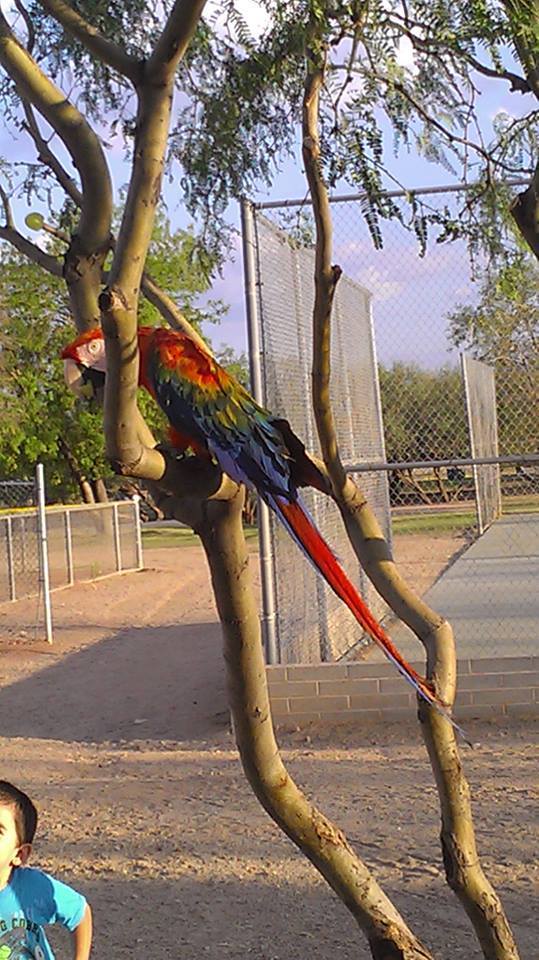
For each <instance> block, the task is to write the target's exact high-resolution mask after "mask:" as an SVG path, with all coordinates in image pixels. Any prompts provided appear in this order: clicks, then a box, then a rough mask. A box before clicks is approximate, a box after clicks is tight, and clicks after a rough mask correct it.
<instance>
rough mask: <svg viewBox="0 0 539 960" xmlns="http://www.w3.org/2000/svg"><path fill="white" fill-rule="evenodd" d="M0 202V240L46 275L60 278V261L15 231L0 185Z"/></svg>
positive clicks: (8, 205)
mask: <svg viewBox="0 0 539 960" xmlns="http://www.w3.org/2000/svg"><path fill="white" fill-rule="evenodd" d="M0 200H1V202H2V207H3V209H4V217H5V224H3V225H1V226H0V239H2V240H6V241H7V242H8V243H10V244H11V246H12V247H15V249H16V250H18V251H19V253H22V254H24V256H25V257H28V259H29V260H32V261H33V262H34V263H37V264H38V265H39V266H40V267H43V269H44V270H46V271H47V273H52V274H53V276H55V277H61V276H62V264H61V262H60V260H58V259H57V258H56V257H53V256H51V255H50V254H49V253H46V252H45V251H44V250H42V249H41V247H38V246H37V245H36V244H35V243H32V242H31V241H30V240H27V239H26V237H23V235H22V233H19V231H18V230H17V229H16V227H15V225H14V223H13V216H12V213H11V206H10V203H9V198H8V195H7V193H6V191H5V190H4V188H3V187H2V186H1V185H0Z"/></svg>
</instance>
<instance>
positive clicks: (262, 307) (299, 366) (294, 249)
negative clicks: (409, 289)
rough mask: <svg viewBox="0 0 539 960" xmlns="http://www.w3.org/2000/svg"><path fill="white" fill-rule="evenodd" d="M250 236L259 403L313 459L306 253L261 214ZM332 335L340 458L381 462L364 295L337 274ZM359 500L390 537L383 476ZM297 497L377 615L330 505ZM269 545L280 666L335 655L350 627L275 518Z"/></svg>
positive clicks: (347, 642) (344, 646)
mask: <svg viewBox="0 0 539 960" xmlns="http://www.w3.org/2000/svg"><path fill="white" fill-rule="evenodd" d="M256 230H257V240H258V253H259V257H258V271H259V291H260V304H259V316H260V325H261V338H262V365H263V372H264V391H265V403H266V404H267V406H268V407H269V408H270V409H271V410H272V411H273V412H275V413H276V414H278V415H280V416H284V417H286V418H287V419H288V420H289V421H290V423H291V425H292V428H293V429H294V431H295V432H296V433H297V434H298V436H299V437H301V439H302V440H303V441H304V442H305V444H306V446H307V448H308V449H309V450H311V451H314V452H319V447H318V441H317V437H316V429H315V423H314V416H313V413H312V404H311V402H310V396H311V390H310V382H311V342H312V311H313V302H314V301H313V297H314V286H313V276H314V254H313V251H312V250H311V249H306V248H302V247H301V246H299V245H298V244H297V243H295V242H294V240H293V239H292V238H291V237H289V236H287V234H286V233H285V232H284V231H283V230H280V229H278V228H277V227H276V226H275V225H274V224H272V223H271V222H269V221H268V220H267V219H266V218H265V217H264V216H261V215H257V218H256ZM332 330H333V333H332V336H333V352H332V358H333V359H332V394H333V398H334V400H335V408H334V409H335V417H336V426H337V432H338V436H339V440H340V444H341V451H342V454H343V456H344V457H346V458H347V459H351V460H356V461H357V460H358V459H370V458H375V459H383V457H384V447H383V431H382V425H381V411H380V399H379V394H378V388H377V377H376V360H375V356H374V342H373V337H372V325H371V306H370V294H369V292H368V291H367V290H366V289H365V288H363V287H362V286H360V285H359V284H356V283H354V282H352V281H351V280H350V279H349V278H348V277H346V276H343V277H342V278H341V280H340V281H339V285H338V288H337V294H336V298H335V305H334V322H333V328H332ZM367 493H368V496H369V499H370V500H371V502H373V503H374V504H375V505H376V508H377V512H378V515H379V517H380V518H381V520H382V523H383V524H384V526H385V532H386V534H389V499H388V492H387V478H386V477H385V476H384V475H383V474H380V475H377V476H376V477H373V478H372V479H371V481H370V483H369V484H368V490H367ZM302 496H303V499H304V502H305V503H306V505H307V506H308V508H309V510H310V512H311V515H312V517H313V519H314V521H315V523H316V524H317V526H318V527H319V529H320V530H321V532H322V534H323V535H324V537H325V538H326V539H327V540H328V542H329V543H330V544H331V545H332V547H333V549H334V550H335V552H336V553H337V555H338V556H339V559H340V560H341V562H342V563H343V565H344V567H345V568H346V570H347V571H348V573H349V575H350V577H351V579H352V580H353V581H354V582H355V583H356V584H357V585H358V587H359V588H360V590H361V592H362V593H363V594H364V595H366V596H367V598H368V601H369V603H371V604H372V605H373V607H374V608H375V609H377V608H378V609H381V608H380V604H379V600H378V597H377V596H376V595H375V594H374V592H373V591H372V588H371V587H370V584H369V583H368V581H367V580H366V578H365V577H364V575H363V573H362V571H361V570H360V568H359V566H358V563H357V560H356V558H355V556H354V554H353V551H352V549H351V547H350V545H349V542H348V538H347V537H346V534H345V532H344V528H343V525H342V521H341V518H340V515H339V513H338V511H337V509H336V507H335V505H334V504H333V503H332V502H331V501H330V500H329V499H328V498H326V497H323V496H322V495H320V494H317V493H314V492H313V491H305V492H304V493H303V494H302ZM271 539H272V552H273V564H274V567H273V569H274V588H275V595H276V601H277V634H278V643H279V655H280V660H281V662H283V663H286V662H288V663H290V662H313V661H314V662H316V661H318V660H320V659H322V660H332V659H336V658H338V657H340V656H342V655H343V654H344V653H345V652H347V651H348V650H350V648H351V647H353V646H354V644H356V643H357V642H358V640H359V639H360V635H361V633H360V629H359V627H358V625H357V622H356V621H355V619H354V618H353V617H352V615H351V614H350V613H349V612H348V611H347V609H346V608H345V607H344V605H343V604H342V602H341V601H339V600H338V599H337V598H336V596H335V595H334V594H333V593H332V591H330V590H329V589H328V588H327V587H326V586H325V584H324V583H323V582H322V581H321V579H320V578H319V577H318V576H317V575H316V573H315V572H314V571H313V570H312V568H311V567H310V566H309V565H308V564H307V562H306V561H305V560H303V559H302V557H301V555H300V553H299V551H298V548H297V547H296V546H295V544H294V543H293V542H292V541H291V539H290V536H289V534H288V533H286V532H285V531H284V530H283V529H282V527H281V525H280V524H279V523H278V522H277V521H276V520H275V518H272V521H271Z"/></svg>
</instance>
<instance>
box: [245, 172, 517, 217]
mask: <svg viewBox="0 0 539 960" xmlns="http://www.w3.org/2000/svg"><path fill="white" fill-rule="evenodd" d="M504 185H505V186H506V187H528V186H529V180H525V179H523V178H520V177H519V178H515V179H514V180H504ZM475 186H477V184H475V183H453V184H449V186H445V187H444V186H442V187H413V188H412V189H411V190H402V189H401V190H383V191H382V196H384V197H391V198H392V199H395V198H397V197H409V196H412V195H413V196H414V197H417V196H422V195H428V194H436V193H466V192H467V191H468V190H472V189H473V188H474V187H475ZM367 196H368V193H367V191H366V190H362V191H361V193H343V194H335V195H334V196H332V197H330V198H329V202H330V203H349V202H350V201H351V200H364V199H365V197H367ZM245 202H247V201H245ZM311 205H312V200H311V198H310V196H305V197H303V198H302V199H301V200H299V199H295V200H266V201H265V202H263V203H253V204H252V207H253V208H254V209H255V210H272V209H276V208H277V207H310V206H311Z"/></svg>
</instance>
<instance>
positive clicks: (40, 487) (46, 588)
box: [36, 463, 52, 643]
mask: <svg viewBox="0 0 539 960" xmlns="http://www.w3.org/2000/svg"><path fill="white" fill-rule="evenodd" d="M36 492H37V529H38V543H39V561H40V563H39V569H40V581H41V586H42V589H43V607H44V611H45V639H46V641H47V643H52V605H51V587H50V580H49V548H48V542H47V515H46V511H45V473H44V470H43V464H42V463H38V465H37V467H36Z"/></svg>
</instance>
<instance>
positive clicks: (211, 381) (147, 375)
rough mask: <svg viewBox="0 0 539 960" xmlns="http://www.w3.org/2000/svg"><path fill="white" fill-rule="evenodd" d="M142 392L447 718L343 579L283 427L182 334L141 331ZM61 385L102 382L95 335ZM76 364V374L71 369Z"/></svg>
mask: <svg viewBox="0 0 539 960" xmlns="http://www.w3.org/2000/svg"><path fill="white" fill-rule="evenodd" d="M138 345H139V350H140V375H139V382H140V385H141V386H143V387H145V388H146V390H148V392H149V393H150V394H151V396H152V397H153V398H154V399H155V400H156V401H157V403H158V404H159V406H160V407H161V409H162V410H163V411H164V413H165V415H166V416H167V418H168V420H169V423H170V424H171V427H172V436H173V438H174V441H175V444H176V445H177V446H178V447H180V448H182V449H185V447H186V446H188V445H189V446H191V447H192V449H193V450H194V451H195V452H197V453H199V454H200V453H203V454H205V455H206V456H208V455H211V456H212V457H214V458H215V459H216V460H217V461H218V463H219V465H220V466H221V468H222V469H223V471H224V472H225V473H227V474H228V476H229V477H231V478H232V479H233V480H236V481H237V482H238V483H243V484H246V485H247V486H248V487H251V488H254V489H255V490H256V491H257V493H258V494H259V496H260V497H261V498H262V500H264V502H265V503H266V504H267V505H268V506H269V507H270V508H271V509H272V510H274V511H275V513H276V514H277V516H278V517H279V519H280V520H281V521H282V523H283V524H284V526H285V527H286V529H287V530H288V532H289V533H290V534H291V536H292V537H293V539H294V540H295V541H296V543H297V544H298V545H299V547H300V549H301V550H302V551H303V553H304V554H305V555H306V557H307V558H308V560H310V561H311V563H312V564H313V565H314V567H315V568H316V569H317V570H318V572H319V573H321V574H322V576H323V577H324V579H325V580H326V582H327V583H328V584H329V586H330V587H331V588H332V589H333V590H334V591H335V593H336V594H337V596H338V597H339V598H340V599H341V600H342V601H343V602H344V603H345V604H346V606H347V607H348V608H349V609H350V610H351V611H352V613H353V615H354V616H355V618H356V620H357V621H358V623H359V624H360V625H361V626H362V627H363V629H364V630H365V631H366V633H368V635H369V636H370V637H371V638H372V639H373V640H374V641H375V642H376V643H377V644H378V646H379V647H381V648H382V650H383V651H384V653H385V655H386V656H387V657H388V658H389V660H391V661H392V662H393V663H394V664H395V666H396V667H397V669H398V670H399V671H400V673H402V675H403V676H404V677H405V678H406V679H407V680H408V681H409V683H411V684H412V686H413V687H414V688H415V690H416V691H417V692H418V693H419V694H420V696H421V697H423V699H424V700H426V701H427V703H429V704H431V705H433V706H435V707H436V708H437V709H438V710H441V712H442V713H443V714H444V716H446V717H447V718H448V719H449V720H450V721H451V722H452V723H453V721H452V720H451V718H450V717H449V716H448V714H447V712H446V708H445V707H444V705H443V704H442V702H441V701H440V700H439V699H438V698H437V697H436V695H435V693H434V692H433V690H432V689H431V687H430V685H429V683H428V681H427V680H426V679H425V678H424V677H422V676H420V674H418V673H417V672H416V671H415V670H414V669H413V667H411V666H410V665H409V664H408V663H407V662H406V661H405V660H404V658H403V657H402V656H401V654H400V653H399V651H398V650H397V648H396V647H395V645H394V644H393V642H392V641H391V639H390V638H389V637H388V635H387V634H386V632H385V630H383V628H382V627H381V626H380V624H379V623H378V622H377V620H376V619H375V617H374V616H373V614H372V613H371V611H370V610H369V608H368V607H367V605H366V604H365V603H364V602H363V600H362V598H361V596H360V595H359V593H358V592H357V590H356V588H355V587H354V586H353V584H352V583H351V582H350V580H349V579H348V577H347V576H346V574H345V572H344V570H343V569H342V567H341V566H340V564H339V562H338V561H337V559H336V557H335V555H334V554H333V552H332V550H331V548H330V547H329V546H328V544H327V543H326V542H325V540H324V539H323V537H322V535H321V534H320V533H319V531H318V530H317V528H316V526H315V525H314V523H313V521H312V520H311V518H310V516H309V514H308V513H307V511H306V509H305V508H304V506H303V505H302V503H301V500H300V498H299V496H298V487H299V486H314V487H317V488H319V489H322V490H324V489H325V486H324V484H323V480H322V478H321V475H320V473H319V472H318V470H317V468H316V466H315V464H314V463H313V462H312V461H311V460H310V459H309V458H308V457H307V456H306V454H305V448H304V446H303V444H302V443H301V441H300V440H299V439H298V437H296V436H295V434H294V433H293V431H292V429H291V427H290V425H289V424H288V422H287V421H286V420H280V419H278V418H276V417H275V416H273V414H271V413H270V412H269V411H268V410H265V409H264V408H263V407H261V406H260V405H259V404H258V403H256V401H255V400H254V399H253V397H251V395H250V394H249V393H248V391H247V390H246V389H245V388H244V387H243V386H242V385H241V384H240V383H239V382H238V381H237V380H236V379H235V377H233V376H231V375H230V374H229V373H227V371H226V370H225V369H224V368H223V367H222V366H221V365H220V364H219V363H218V362H217V361H216V360H215V359H214V358H213V357H212V356H211V355H210V354H209V353H208V352H206V351H205V350H204V349H202V347H201V346H199V345H198V344H197V343H195V342H194V340H192V339H191V338H190V337H189V336H188V335H187V334H185V333H179V332H176V331H173V330H170V329H168V328H162V327H158V328H153V327H139V329H138ZM62 358H63V359H64V361H65V368H66V381H67V383H68V384H69V385H70V387H71V388H72V389H75V392H76V389H77V383H78V384H79V385H80V372H79V371H80V370H81V369H82V371H83V378H84V376H85V374H84V371H87V373H86V376H88V375H89V376H91V377H95V375H96V373H97V374H98V375H100V376H101V378H102V379H104V375H105V372H106V358H105V344H104V339H103V332H102V330H100V329H95V330H90V331H88V332H86V333H84V334H81V335H80V336H79V337H77V338H76V340H74V341H73V343H70V344H69V345H68V346H66V347H65V348H64V350H63V351H62ZM74 364H76V367H75V366H74Z"/></svg>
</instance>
